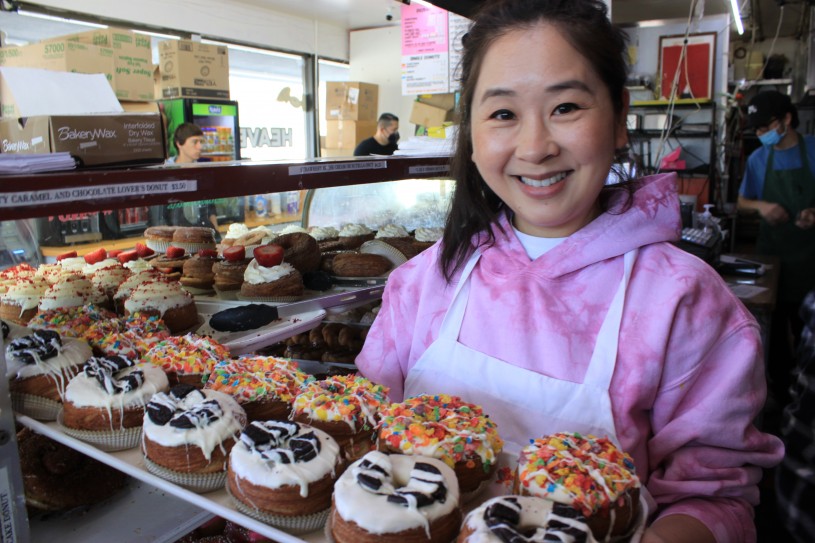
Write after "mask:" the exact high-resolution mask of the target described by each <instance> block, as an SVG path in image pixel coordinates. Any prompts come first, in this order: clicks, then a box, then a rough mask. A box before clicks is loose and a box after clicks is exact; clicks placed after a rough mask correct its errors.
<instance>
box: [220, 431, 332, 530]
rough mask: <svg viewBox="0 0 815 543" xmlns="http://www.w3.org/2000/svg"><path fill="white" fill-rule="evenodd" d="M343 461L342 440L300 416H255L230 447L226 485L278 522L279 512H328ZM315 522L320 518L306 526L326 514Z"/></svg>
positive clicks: (301, 514)
mask: <svg viewBox="0 0 815 543" xmlns="http://www.w3.org/2000/svg"><path fill="white" fill-rule="evenodd" d="M342 467H343V460H342V457H341V456H340V448H339V445H337V442H336V441H334V438H332V437H331V436H330V435H328V434H326V433H325V432H323V431H322V430H318V429H317V428H312V427H311V426H306V425H301V424H298V423H296V422H288V421H285V422H284V421H254V422H252V423H250V424H249V425H248V426H247V427H246V428H244V429H243V431H242V432H241V435H240V440H239V441H238V443H236V444H235V446H234V447H232V451H231V452H230V453H229V467H228V469H227V477H226V481H227V488H228V489H229V492H230V494H231V495H232V497H233V498H234V499H235V500H237V501H238V502H239V503H240V504H243V505H244V506H245V507H249V508H251V509H252V510H253V511H255V512H258V513H262V514H264V515H272V517H271V518H269V519H268V520H270V521H271V522H270V524H272V525H273V526H274V525H276V524H278V523H277V522H275V520H276V519H275V517H277V516H281V517H286V519H287V520H288V519H290V517H306V516H308V515H315V514H316V513H320V512H322V511H326V512H327V511H328V509H329V508H330V507H331V493H332V491H333V488H334V482H335V481H336V479H337V477H338V476H339V474H340V473H341V472H342ZM303 522H307V520H306V519H303ZM314 522H315V523H319V524H317V525H314V526H303V527H304V528H306V529H308V528H311V529H315V528H317V527H319V526H320V525H322V523H324V522H325V517H322V518H316V519H314ZM288 525H290V523H287V524H283V526H288Z"/></svg>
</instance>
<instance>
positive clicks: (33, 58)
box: [0, 39, 114, 81]
mask: <svg viewBox="0 0 815 543" xmlns="http://www.w3.org/2000/svg"><path fill="white" fill-rule="evenodd" d="M0 66H12V67H24V68H42V69H45V70H54V71H58V72H78V73H83V74H105V77H107V79H108V81H112V80H113V73H114V65H113V49H111V48H110V47H99V46H97V45H88V44H86V43H79V42H76V41H69V40H64V39H56V40H50V41H47V42H40V43H33V44H31V45H21V46H18V47H3V48H0Z"/></svg>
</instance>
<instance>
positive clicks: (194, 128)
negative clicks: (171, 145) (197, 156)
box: [173, 123, 204, 147]
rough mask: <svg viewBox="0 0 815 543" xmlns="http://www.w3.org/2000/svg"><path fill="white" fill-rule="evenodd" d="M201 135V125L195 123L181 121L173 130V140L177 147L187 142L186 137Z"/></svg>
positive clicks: (202, 132)
mask: <svg viewBox="0 0 815 543" xmlns="http://www.w3.org/2000/svg"><path fill="white" fill-rule="evenodd" d="M203 135H204V131H203V130H201V127H200V126H198V125H197V124H193V123H181V124H180V125H178V127H177V128H176V129H175V132H173V141H174V142H175V146H176V147H178V146H179V145H184V144H185V143H187V138H192V137H193V136H203Z"/></svg>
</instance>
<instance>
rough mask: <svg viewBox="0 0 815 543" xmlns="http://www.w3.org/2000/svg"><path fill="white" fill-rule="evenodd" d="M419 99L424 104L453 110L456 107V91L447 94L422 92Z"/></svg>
mask: <svg viewBox="0 0 815 543" xmlns="http://www.w3.org/2000/svg"><path fill="white" fill-rule="evenodd" d="M417 100H418V101H419V102H421V103H423V104H427V105H429V106H435V107H438V108H441V109H445V110H448V111H452V110H454V109H455V108H456V93H454V92H450V93H447V94H420V95H419V96H418V97H417Z"/></svg>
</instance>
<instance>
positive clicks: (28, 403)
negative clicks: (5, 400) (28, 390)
mask: <svg viewBox="0 0 815 543" xmlns="http://www.w3.org/2000/svg"><path fill="white" fill-rule="evenodd" d="M11 408H12V409H13V410H14V411H16V412H18V413H22V414H23V415H28V416H29V417H31V418H32V419H37V420H43V421H52V420H57V415H58V414H59V412H60V411H61V410H62V403H60V402H57V401H54V400H51V399H49V398H44V397H42V396H34V395H33V394H25V393H22V392H12V393H11Z"/></svg>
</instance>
